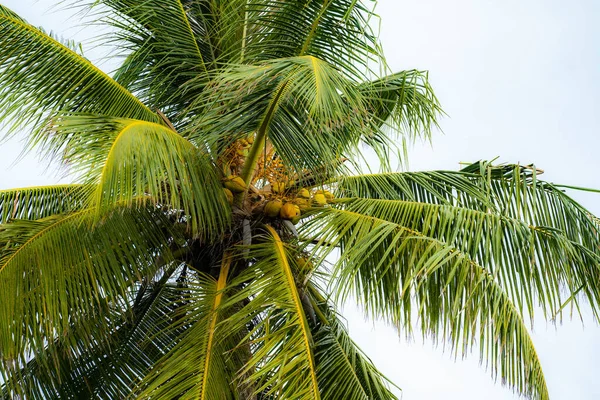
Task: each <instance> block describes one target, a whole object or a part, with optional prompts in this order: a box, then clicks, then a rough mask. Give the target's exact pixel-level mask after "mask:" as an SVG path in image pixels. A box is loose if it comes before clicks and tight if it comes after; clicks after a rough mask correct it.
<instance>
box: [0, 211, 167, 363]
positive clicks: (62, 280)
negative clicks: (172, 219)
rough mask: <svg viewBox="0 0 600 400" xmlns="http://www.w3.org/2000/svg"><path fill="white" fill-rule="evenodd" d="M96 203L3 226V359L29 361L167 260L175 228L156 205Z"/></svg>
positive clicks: (0, 336) (0, 282)
mask: <svg viewBox="0 0 600 400" xmlns="http://www.w3.org/2000/svg"><path fill="white" fill-rule="evenodd" d="M95 214H96V210H95V209H82V210H79V211H76V212H74V213H68V214H63V215H60V216H53V217H48V218H45V219H40V220H35V221H29V220H14V221H12V222H11V223H8V224H3V225H1V228H0V248H1V249H2V250H1V253H0V278H1V279H0V300H1V301H0V318H1V319H2V321H4V323H3V324H2V325H1V327H0V359H2V361H3V363H7V365H12V363H17V364H16V365H19V363H20V364H25V363H26V362H27V357H28V355H29V354H30V353H31V352H39V351H41V350H42V349H43V348H44V347H45V346H46V345H47V344H48V342H49V341H51V340H53V338H55V337H56V336H57V335H60V334H63V333H67V332H69V330H70V327H71V326H72V325H73V324H75V325H76V324H77V321H78V320H79V319H86V318H92V317H94V316H96V317H98V318H103V316H102V315H95V310H97V309H99V308H102V307H103V306H108V304H110V303H111V302H118V301H120V300H119V299H120V298H124V297H125V296H126V294H127V291H128V287H129V286H130V285H132V284H133V283H134V282H135V281H140V280H141V279H142V277H143V276H145V275H147V274H153V273H154V271H155V270H156V269H157V268H158V267H159V265H156V264H155V260H156V259H159V258H160V259H162V260H168V259H169V254H170V249H169V245H170V241H172V240H173V239H169V238H172V237H173V236H172V235H174V234H175V231H169V227H168V226H166V225H165V224H164V217H161V216H160V215H159V214H158V213H157V212H155V210H154V209H152V208H149V209H144V208H139V209H135V210H133V209H127V208H121V209H116V210H113V211H112V212H110V213H105V214H104V215H103V217H102V220H101V221H99V222H97V223H96V224H92V222H94V221H95V220H96V216H95Z"/></svg>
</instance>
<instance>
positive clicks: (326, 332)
mask: <svg viewBox="0 0 600 400" xmlns="http://www.w3.org/2000/svg"><path fill="white" fill-rule="evenodd" d="M306 294H307V296H308V297H309V298H310V301H311V304H312V306H313V307H314V308H315V309H316V310H318V311H319V312H320V313H319V315H320V318H318V319H317V318H315V322H314V325H315V327H314V328H313V329H314V331H313V337H314V340H315V361H316V364H317V377H318V382H319V388H320V390H321V398H323V399H325V400H326V399H330V400H335V399H347V400H398V399H397V397H396V396H395V395H394V394H393V393H392V392H391V391H390V390H389V388H388V386H389V384H390V382H388V380H387V379H386V378H385V377H384V376H383V374H382V373H381V372H379V371H378V370H377V368H376V367H375V366H374V365H373V363H372V362H371V360H370V359H369V358H368V357H367V356H366V355H365V354H364V353H363V352H362V351H361V350H360V349H359V348H358V346H357V345H356V344H355V343H354V342H353V341H352V339H351V338H350V335H349V333H348V331H347V329H346V327H345V326H344V323H343V322H342V321H341V320H340V316H339V315H337V313H336V312H335V310H334V309H333V307H332V306H331V305H330V304H328V302H327V301H326V299H325V297H324V294H323V291H322V290H321V289H319V288H318V287H317V286H316V285H315V284H314V283H313V282H310V283H309V284H308V285H307V290H306Z"/></svg>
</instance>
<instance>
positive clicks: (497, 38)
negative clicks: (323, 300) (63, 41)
mask: <svg viewBox="0 0 600 400" xmlns="http://www.w3.org/2000/svg"><path fill="white" fill-rule="evenodd" d="M0 3H2V4H3V5H6V6H8V7H9V8H12V9H13V10H15V11H17V12H18V13H19V14H20V15H21V16H23V17H24V18H26V19H27V20H29V22H31V23H33V24H34V25H42V26H44V27H45V28H46V29H48V30H53V31H55V32H58V33H60V34H62V35H63V36H65V37H73V38H75V39H76V40H79V41H82V40H85V39H86V38H89V37H90V36H93V35H94V32H93V31H92V32H89V31H81V30H80V29H78V28H73V27H74V26H75V25H76V24H77V21H75V20H68V15H69V14H68V13H58V12H54V13H49V12H48V11H47V10H48V8H49V7H50V6H51V5H52V4H53V2H51V1H49V0H42V1H37V2H35V1H32V0H0ZM377 11H378V13H379V14H380V15H381V16H382V25H381V26H382V34H381V38H382V40H383V44H384V47H385V49H386V53H387V57H388V61H389V63H390V65H391V67H392V69H393V70H395V71H398V70H402V69H411V68H418V69H427V70H429V71H430V77H431V81H432V83H433V85H434V88H435V89H436V93H437V95H438V97H439V99H440V100H441V102H442V105H443V107H444V109H445V111H446V112H447V113H448V114H449V117H448V118H445V119H444V120H442V123H441V125H442V129H443V130H444V134H436V136H435V137H434V140H433V146H429V145H417V146H415V148H414V149H413V150H412V152H411V157H410V163H411V164H410V166H411V169H412V170H426V169H457V168H458V162H460V161H475V160H478V159H492V158H494V157H496V156H500V160H501V161H504V162H521V163H531V162H534V163H536V165H537V166H538V167H539V168H542V169H544V170H545V171H546V173H545V174H544V175H543V176H542V178H544V179H545V180H548V181H552V182H557V183H564V184H570V185H576V186H586V187H595V188H600V174H598V173H597V171H599V170H600V161H599V158H598V149H599V148H600V135H599V134H598V128H599V127H600V113H599V112H598V110H599V108H600V68H599V63H600V24H599V23H598V22H599V21H600V2H598V1H594V0H587V1H586V0H571V1H564V0H563V1H560V0H544V1H542V0H527V1H522V0H521V1H519V0H455V1H448V0H413V1H408V0H380V1H379V5H378V8H377ZM84 49H85V47H84ZM86 55H88V57H89V58H92V59H94V57H96V56H97V54H96V53H94V52H86ZM20 150H21V147H20V144H19V142H18V141H16V140H13V141H11V142H8V143H5V144H2V147H1V148H0V189H4V188H10V187H24V186H31V185H36V184H45V183H55V182H57V181H58V178H57V176H56V175H55V174H54V173H53V172H52V171H50V172H49V171H46V170H45V168H44V165H41V164H39V162H38V161H37V159H36V158H35V157H33V156H27V157H25V158H24V159H23V160H22V161H20V162H19V163H18V164H16V165H14V166H11V165H12V164H13V163H14V161H15V160H16V158H17V156H18V154H19V152H20ZM574 196H575V197H576V198H577V199H578V200H579V201H581V202H582V203H583V204H584V205H585V206H587V207H588V208H589V209H590V210H591V211H593V212H594V213H596V214H597V215H598V214H600V195H590V194H581V193H574ZM346 315H347V317H348V322H349V326H350V329H351V333H352V334H353V337H354V338H355V339H356V341H357V342H358V343H359V344H360V345H361V347H362V348H363V349H364V350H365V351H366V352H367V353H368V354H369V355H370V356H371V358H372V359H373V360H374V361H375V363H376V364H377V365H378V366H379V367H380V369H382V370H383V371H384V372H385V373H386V374H387V376H388V377H389V378H391V379H392V380H393V381H395V382H396V383H397V384H398V385H399V386H400V387H402V389H403V399H404V400H442V399H443V400H448V399H461V400H475V399H481V398H485V399H486V400H500V399H503V400H510V399H516V398H517V397H516V396H514V395H513V394H512V393H511V392H510V391H509V390H508V389H505V388H502V387H501V386H500V385H499V384H494V382H493V381H492V380H491V379H490V377H489V375H488V373H487V372H486V371H484V369H483V368H481V367H480V366H479V363H478V356H477V355H476V354H473V355H471V356H470V357H468V358H467V359H466V360H458V361H456V362H455V361H454V360H453V359H451V358H450V356H449V355H448V354H444V353H443V352H442V350H441V349H436V348H433V346H432V344H431V343H429V342H425V343H422V342H421V340H420V339H417V340H416V341H415V342H413V343H406V342H405V341H404V340H402V339H401V338H398V335H397V334H396V333H395V332H394V331H393V330H392V329H391V328H388V327H386V326H385V325H383V324H379V323H377V324H373V323H370V322H365V320H364V319H363V318H362V316H361V314H360V313H358V312H356V311H355V310H353V309H352V308H351V307H348V309H347V310H346ZM585 322H586V324H585V329H584V328H583V327H582V325H581V323H580V322H578V321H575V322H568V321H566V322H565V323H564V324H563V325H562V326H559V327H558V328H557V329H555V328H554V327H553V326H552V325H550V324H546V323H544V322H541V321H539V322H538V323H537V324H536V326H535V330H534V334H533V336H534V340H535V343H536V346H537V350H538V353H539V354H540V357H541V359H542V363H543V366H544V370H545V373H546V378H547V379H548V382H549V386H550V393H551V396H552V398H553V399H555V400H573V399H583V400H587V399H590V400H591V399H599V398H600V382H599V378H598V376H599V373H600V328H599V327H598V326H597V324H596V323H595V322H593V321H592V319H591V318H588V319H587V320H586V321H585Z"/></svg>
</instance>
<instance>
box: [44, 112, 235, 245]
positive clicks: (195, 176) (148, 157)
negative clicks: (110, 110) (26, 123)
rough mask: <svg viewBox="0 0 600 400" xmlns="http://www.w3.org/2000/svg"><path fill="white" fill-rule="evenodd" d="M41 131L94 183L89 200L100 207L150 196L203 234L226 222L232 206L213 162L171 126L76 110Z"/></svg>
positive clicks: (56, 152)
mask: <svg viewBox="0 0 600 400" xmlns="http://www.w3.org/2000/svg"><path fill="white" fill-rule="evenodd" d="M43 136H44V139H43V140H44V142H43V144H44V148H45V149H47V151H49V152H50V154H51V155H52V156H55V157H56V156H59V157H61V158H62V161H63V162H64V163H65V164H67V165H68V166H70V167H71V168H72V170H73V171H74V172H77V173H78V174H79V175H80V176H81V178H80V179H81V180H83V181H84V182H91V183H93V184H94V185H97V186H96V191H95V194H94V201H93V204H94V205H95V206H96V207H98V209H99V210H102V209H104V208H107V207H108V208H110V207H112V206H113V205H115V204H126V205H143V204H146V202H147V201H152V202H153V203H154V204H156V205H158V206H168V207H170V208H172V209H174V211H177V210H182V211H183V215H180V218H183V222H186V223H187V224H188V225H189V226H190V228H191V229H192V231H193V232H194V233H195V234H199V235H202V236H204V237H214V236H215V235H218V234H219V232H222V231H223V229H225V227H226V226H227V225H228V221H229V214H230V210H229V208H228V207H227V200H226V198H225V196H224V194H223V191H222V189H221V184H220V181H219V178H218V176H217V175H216V170H215V166H214V165H213V164H212V162H211V160H210V159H209V156H208V155H207V154H203V153H202V152H201V151H200V150H198V149H197V148H196V147H194V145H192V144H191V143H190V142H188V141H187V140H186V139H184V138H183V137H181V136H180V135H179V134H178V133H177V132H175V131H173V130H171V129H170V128H167V127H165V126H163V125H159V124H156V123H152V122H146V121H139V120H130V119H114V118H107V117H102V116H94V115H79V114H77V115H68V116H64V117H61V118H57V119H55V120H53V121H52V123H51V124H49V125H48V126H47V127H46V129H45V131H44V132H43Z"/></svg>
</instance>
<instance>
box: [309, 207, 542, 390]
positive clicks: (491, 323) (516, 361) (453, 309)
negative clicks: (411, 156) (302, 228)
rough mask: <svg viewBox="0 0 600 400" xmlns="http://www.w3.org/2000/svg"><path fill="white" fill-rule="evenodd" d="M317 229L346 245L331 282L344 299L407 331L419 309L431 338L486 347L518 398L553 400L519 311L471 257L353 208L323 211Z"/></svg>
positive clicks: (464, 347)
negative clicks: (354, 300) (352, 295)
mask: <svg viewBox="0 0 600 400" xmlns="http://www.w3.org/2000/svg"><path fill="white" fill-rule="evenodd" d="M311 225H312V226H310V227H309V229H311V230H313V231H318V232H320V238H321V239H320V240H321V242H323V243H328V244H329V245H333V246H339V247H340V251H341V257H340V260H339V262H338V263H337V264H336V268H335V275H334V277H333V278H332V282H333V283H334V286H335V290H336V292H337V293H339V294H340V295H341V296H342V298H345V297H346V296H347V295H348V294H349V293H352V294H354V296H355V297H356V298H357V299H358V300H359V301H360V302H361V304H362V305H363V306H364V307H365V309H366V310H367V312H368V313H369V314H370V315H373V316H377V317H385V318H386V319H387V320H388V321H389V322H391V323H393V324H394V325H396V326H397V327H398V328H399V329H402V327H403V328H404V329H405V330H406V332H410V330H411V329H412V318H413V314H412V313H413V310H414V312H415V313H416V315H417V316H418V317H419V321H420V324H421V331H422V332H423V333H424V334H430V335H432V336H433V337H434V338H437V339H442V340H448V341H449V342H450V343H451V345H452V346H453V348H454V349H455V351H456V352H457V353H458V352H459V351H460V352H461V353H462V354H465V353H466V352H468V351H469V350H470V349H471V348H472V346H473V345H474V344H475V343H479V345H480V353H481V357H482V360H484V361H485V362H486V365H488V367H489V368H490V369H491V372H492V374H493V376H495V377H496V376H498V375H499V376H500V377H501V379H502V381H503V382H504V383H506V384H507V385H509V386H511V387H513V388H514V389H515V390H517V391H518V392H519V393H522V394H525V395H529V396H531V397H533V398H539V399H547V398H548V389H547V386H546V382H545V380H544V376H543V373H542V369H541V364H540V360H539V358H538V356H537V353H536V351H535V348H534V346H533V342H532V340H531V337H530V336H529V333H528V331H527V327H526V325H525V323H524V322H523V319H522V316H521V314H520V312H519V310H518V308H517V307H515V305H514V303H513V302H512V301H511V299H510V297H509V296H508V294H507V292H506V288H504V287H503V286H501V284H500V283H499V282H498V281H497V279H496V277H495V275H494V274H492V273H491V272H490V271H489V270H488V269H486V268H484V267H483V266H481V265H479V264H478V263H477V262H476V261H475V260H473V259H472V258H471V257H470V256H469V254H467V253H465V252H463V251H461V250H460V249H459V248H457V247H456V246H454V245H453V244H452V243H447V242H444V241H443V240H441V239H438V238H435V237H431V236H430V235H427V234H424V233H423V232H419V231H417V230H415V229H410V228H406V227H403V226H401V225H399V224H396V223H393V222H389V221H385V220H383V219H379V218H376V217H372V216H368V215H363V214H360V213H357V212H353V211H349V210H340V209H331V208H330V209H328V210H324V211H322V212H321V213H319V214H317V215H316V216H315V218H314V219H313V222H312V224H311ZM329 249H330V247H328V248H327V250H326V252H330V250H329ZM335 282H338V283H337V284H335ZM413 306H414V309H413Z"/></svg>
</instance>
